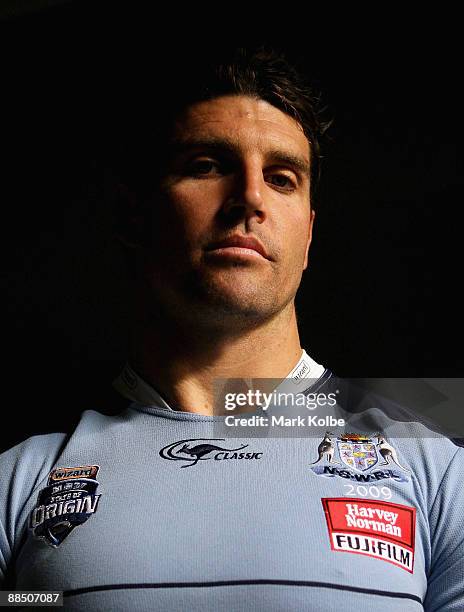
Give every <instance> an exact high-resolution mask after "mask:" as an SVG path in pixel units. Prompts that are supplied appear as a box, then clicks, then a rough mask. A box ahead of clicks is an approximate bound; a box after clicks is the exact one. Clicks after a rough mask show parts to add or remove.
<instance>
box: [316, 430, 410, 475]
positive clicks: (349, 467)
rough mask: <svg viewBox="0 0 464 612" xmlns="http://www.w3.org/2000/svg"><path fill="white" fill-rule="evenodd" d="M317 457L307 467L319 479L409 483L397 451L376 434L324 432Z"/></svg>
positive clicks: (380, 435)
mask: <svg viewBox="0 0 464 612" xmlns="http://www.w3.org/2000/svg"><path fill="white" fill-rule="evenodd" d="M317 454H318V457H317V459H316V460H315V461H313V462H312V463H310V466H311V470H312V472H313V473H314V474H317V475H318V476H326V477H327V478H333V477H340V478H347V479H350V480H356V481H358V482H376V481H378V480H383V479H389V478H391V479H393V480H396V481H397V482H408V481H409V478H408V476H407V473H408V472H409V470H408V469H407V468H405V467H404V465H402V463H401V462H400V460H399V459H398V453H397V451H396V449H395V448H394V447H393V446H392V445H391V444H390V443H389V442H388V441H387V439H386V438H385V435H383V434H382V433H380V432H378V433H375V434H372V435H369V434H367V435H366V434H358V433H345V434H341V435H339V436H336V435H335V434H333V433H331V432H330V431H327V432H326V433H325V436H324V438H323V439H322V440H321V442H320V443H319V445H318V447H317Z"/></svg>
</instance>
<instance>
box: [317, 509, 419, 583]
mask: <svg viewBox="0 0 464 612" xmlns="http://www.w3.org/2000/svg"><path fill="white" fill-rule="evenodd" d="M321 501H322V505H323V507H324V512H325V516H326V521H327V527H328V530H329V537H330V545H331V548H332V550H335V551H339V552H351V553H357V554H361V555H367V556H369V557H375V558H377V559H381V560H383V561H388V562H389V563H393V564H394V565H397V566H398V567H401V568H402V569H405V570H407V571H408V572H410V573H412V572H413V567H414V541H415V525H416V509H415V508H412V507H410V506H403V505H401V504H393V503H390V502H380V501H375V502H374V501H368V500H355V499H350V500H349V501H348V500H347V499H346V497H338V498H337V497H335V498H323V499H322V500H321Z"/></svg>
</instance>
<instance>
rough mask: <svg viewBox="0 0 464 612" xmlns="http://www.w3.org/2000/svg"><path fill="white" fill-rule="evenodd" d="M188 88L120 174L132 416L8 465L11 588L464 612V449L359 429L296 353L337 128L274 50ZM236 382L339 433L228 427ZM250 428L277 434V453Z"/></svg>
mask: <svg viewBox="0 0 464 612" xmlns="http://www.w3.org/2000/svg"><path fill="white" fill-rule="evenodd" d="M176 77H177V75H176ZM180 89H181V90H182V91H183V92H184V95H183V97H180V94H179V88H177V89H176V87H175V85H173V91H172V95H171V96H170V97H169V100H168V101H165V106H166V109H165V112H166V114H162V115H159V114H157V115H156V116H155V117H154V118H152V119H154V120H153V121H152V122H151V123H150V125H149V127H147V126H145V128H144V131H143V133H142V134H141V133H139V132H138V130H137V128H136V127H135V126H134V125H132V126H131V130H132V132H131V133H132V134H134V135H135V142H136V146H138V147H139V148H138V149H135V148H132V146H129V147H128V149H129V154H130V156H132V159H126V160H125V163H124V164H123V168H124V169H125V170H126V171H127V176H126V179H127V180H126V181H125V185H124V186H121V190H120V191H121V194H123V195H122V196H121V199H120V207H119V208H120V210H119V213H120V217H119V223H118V229H119V235H120V239H121V241H122V243H123V244H124V246H125V248H126V250H127V254H128V257H129V260H130V264H131V269H132V270H133V273H134V278H135V289H134V294H135V299H134V318H133V321H134V324H133V335H132V344H131V350H130V358H129V363H128V365H127V366H126V368H125V369H124V371H123V373H122V375H121V377H120V378H119V379H118V380H117V381H116V382H115V386H116V388H117V389H118V390H119V391H120V392H121V394H122V395H124V396H125V397H127V398H128V399H130V400H131V404H130V405H129V407H127V408H126V409H125V410H124V411H122V412H121V413H120V414H118V415H116V416H112V417H110V416H104V415H102V414H100V413H99V412H96V411H93V410H87V411H85V412H84V413H83V415H82V418H81V421H80V423H79V425H78V426H77V428H76V429H75V430H74V431H73V432H72V433H71V434H69V435H66V434H61V433H56V434H48V435H41V436H34V437H33V438H30V439H28V440H26V441H25V442H23V443H22V444H20V445H18V446H16V447H15V448H13V449H11V450H9V451H8V452H6V453H4V454H3V455H2V456H1V457H0V466H1V475H2V476H1V484H0V553H1V554H0V570H1V575H2V576H3V577H4V579H5V585H6V586H5V588H7V587H8V588H14V589H17V590H25V589H28V590H31V589H32V590H49V591H56V590H60V591H61V590H62V591H64V595H65V597H64V602H65V609H66V610H83V609H88V610H112V611H113V610H132V609H138V610H180V609H185V608H187V609H189V610H197V611H200V610H224V611H227V612H230V611H234V610H237V611H238V610H318V611H320V610H339V609H340V608H343V609H348V610H355V609H358V607H360V606H363V605H364V606H367V605H368V604H372V605H373V606H375V609H376V610H381V611H382V612H386V611H391V612H393V611H397V610H402V611H409V610H411V611H413V610H414V611H419V610H424V609H425V610H427V611H429V612H430V611H432V610H447V611H448V610H449V611H451V610H462V609H463V607H464V589H463V582H462V576H463V571H462V570H463V561H462V559H463V552H464V544H463V540H462V533H461V531H462V529H461V521H462V500H463V494H462V492H461V483H462V475H463V460H462V454H463V451H462V449H459V448H458V447H456V446H455V445H454V444H453V443H452V442H451V441H449V440H447V439H445V438H443V437H441V436H436V435H435V436H434V435H433V432H430V431H429V430H427V429H426V428H425V427H424V426H423V425H422V424H420V423H415V422H414V423H413V422H410V420H409V421H408V419H407V416H408V415H406V418H403V419H401V418H399V419H396V420H395V418H393V417H392V415H391V413H389V412H388V411H385V412H384V411H382V410H379V408H378V407H377V406H373V405H372V404H368V406H367V407H365V409H364V410H358V412H357V413H356V414H353V415H352V416H351V417H350V416H349V415H348V405H347V404H346V405H345V404H344V401H341V400H336V401H335V402H331V400H332V399H333V398H334V397H335V394H336V392H337V391H339V389H338V388H336V387H337V386H340V385H338V383H337V385H335V386H334V385H333V383H332V381H333V377H332V375H331V373H330V372H329V371H328V370H326V369H325V368H324V367H322V366H321V365H319V364H318V363H317V362H316V361H314V360H313V359H312V358H311V357H310V356H309V355H308V354H307V353H306V351H304V350H303V349H302V348H301V346H300V341H299V335H298V326H297V319H296V314H295V305H294V298H295V294H296V292H297V289H298V286H299V284H300V281H301V276H302V273H303V271H304V270H305V269H306V268H307V266H308V251H309V247H310V244H311V238H312V231H313V226H314V219H315V212H314V205H313V199H312V193H313V189H314V185H315V181H316V178H317V174H318V161H319V149H318V137H319V136H320V133H321V131H323V130H322V126H321V123H320V121H319V119H318V115H317V109H316V104H315V100H314V98H313V96H312V95H311V92H310V90H309V89H308V88H307V87H306V86H304V84H303V83H302V81H301V79H300V77H299V76H298V75H297V74H296V72H295V70H294V69H293V68H291V67H290V66H289V65H288V64H287V63H286V62H285V61H284V60H283V59H282V58H280V57H279V56H276V55H274V54H272V53H266V52H262V51H260V52H257V53H255V54H251V55H247V54H244V53H242V52H241V53H239V54H238V55H237V56H236V57H235V58H234V59H232V60H231V61H229V62H228V63H225V64H221V65H219V66H216V67H214V69H213V70H211V71H205V74H202V71H201V70H197V71H196V72H195V75H194V79H193V80H192V82H191V83H188V84H186V83H185V81H184V80H182V83H181V88H180ZM149 115H150V109H149V108H148V109H146V110H145V112H141V118H140V125H141V126H144V125H145V124H144V122H145V121H146V120H147V117H149ZM136 119H138V118H137V117H135V120H136ZM155 133H156V139H155V138H154V134H155ZM144 138H147V139H148V140H150V139H152V145H153V146H152V150H153V149H158V150H159V151H160V154H156V151H155V152H154V153H153V155H152V156H150V155H149V152H148V150H147V148H146V147H145V146H142V144H141V143H143V142H144V140H143V139H144ZM145 142H146V141H145ZM125 144H126V146H127V144H128V141H127V140H125ZM132 144H134V143H132ZM126 150H127V149H126ZM152 152H153V151H152ZM141 157H143V159H140V158H141ZM131 164H132V166H131ZM237 379H239V380H242V381H245V382H246V381H248V382H249V384H250V385H251V387H250V388H251V389H254V387H253V384H254V383H253V380H256V379H258V380H260V379H273V381H274V382H273V383H272V384H271V386H270V387H268V389H269V388H270V389H271V391H274V392H276V391H278V390H283V389H285V390H288V389H291V390H292V392H293V393H294V394H295V395H296V394H297V393H299V395H300V396H303V397H304V398H306V399H309V398H311V401H316V404H317V403H318V402H319V400H321V398H322V400H323V401H322V403H321V404H320V405H321V406H322V409H321V410H320V411H319V412H318V414H319V415H322V416H321V419H322V420H323V421H324V425H321V426H320V430H318V431H317V433H313V434H310V436H309V437H308V435H302V434H300V431H298V432H297V428H298V427H299V426H300V421H299V420H298V418H297V417H295V419H293V417H292V418H290V416H289V415H293V414H294V410H293V408H294V407H292V408H289V409H288V411H287V410H286V408H284V410H283V411H280V412H279V410H280V403H279V401H275V402H274V399H275V395H274V396H273V405H271V404H269V405H267V406H266V410H267V409H269V412H265V411H264V410H257V407H258V408H261V407H262V404H259V403H255V404H253V403H252V402H251V401H250V402H249V403H248V404H246V405H245V406H244V409H243V410H240V409H239V410H238V411H237V412H236V413H234V412H233V411H231V412H232V414H228V413H227V410H228V407H226V408H225V411H222V410H221V409H220V406H218V403H217V401H216V400H217V391H218V389H219V395H220V394H221V393H222V392H224V390H230V389H231V388H232V387H233V382H232V383H227V382H226V383H224V382H222V383H220V384H219V386H218V381H224V380H226V381H227V380H229V381H236V380H237ZM250 381H251V382H250ZM228 385H229V386H228ZM230 385H232V386H230ZM240 388H242V387H240ZM224 393H225V392H224ZM269 395H272V394H269ZM227 397H228V398H229V399H233V398H234V399H236V400H237V403H238V406H243V403H242V404H240V403H239V402H238V394H237V393H232V394H230V393H228V394H227ZM254 397H255V399H256V397H257V396H254ZM248 398H249V399H250V398H251V396H248ZM357 405H359V402H357ZM314 407H315V406H314V405H310V404H309V403H307V404H306V406H305V408H304V410H305V412H306V413H307V412H308V410H312V409H313V408H314ZM243 411H244V412H245V413H246V417H247V418H245V421H247V419H248V418H249V417H250V415H252V416H253V417H256V416H257V414H258V413H259V414H260V415H261V416H263V414H266V415H270V416H269V418H268V417H263V418H268V420H267V421H266V422H265V426H263V427H262V430H263V431H264V434H263V435H260V432H259V430H260V427H261V425H260V423H264V421H258V420H254V421H253V426H252V427H249V426H248V424H247V423H245V424H242V423H241V422H240V416H241V415H242V413H243ZM276 411H277V412H278V417H277V418H276V420H275V421H274V420H273V418H272V417H273V416H275V414H276ZM235 414H237V418H238V420H239V422H238V424H234V423H235V421H234V419H233V418H232V419H230V418H229V417H230V416H233V415H235ZM398 414H400V416H403V417H404V414H405V413H404V411H401V410H400V411H399V413H398ZM282 415H283V416H284V418H283V419H282V418H281V417H282ZM286 415H287V416H288V419H287V420H288V421H291V423H287V421H286V420H285V418H286ZM242 416H244V415H242ZM342 417H345V418H346V420H345V419H344V418H342ZM330 419H332V420H330ZM406 421H408V422H407V423H406V424H405V422H406ZM302 422H303V421H302ZM347 422H349V427H350V429H349V430H347V429H346V427H345V425H346V423H347ZM287 425H289V426H290V427H291V428H292V429H291V432H292V433H291V435H290V436H288V434H283V435H281V432H282V431H283V430H285V428H286V427H287ZM304 425H305V426H306V430H307V429H308V428H309V426H311V427H312V421H311V420H308V419H306V421H305V422H304ZM237 427H238V428H239V429H237ZM314 427H317V423H316V424H314ZM234 428H235V429H234ZM405 429H406V432H407V434H406V435H405V433H404V432H405ZM286 431H288V430H286ZM352 432H355V433H352ZM459 504H461V505H459Z"/></svg>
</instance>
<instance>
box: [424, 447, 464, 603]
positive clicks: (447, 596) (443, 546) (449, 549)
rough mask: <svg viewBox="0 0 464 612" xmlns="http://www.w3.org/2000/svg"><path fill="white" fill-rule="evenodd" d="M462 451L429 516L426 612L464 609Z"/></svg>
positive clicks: (463, 456)
mask: <svg viewBox="0 0 464 612" xmlns="http://www.w3.org/2000/svg"><path fill="white" fill-rule="evenodd" d="M463 483H464V449H463V448H458V449H457V451H456V453H455V454H454V456H453V459H452V460H451V462H450V464H449V466H448V468H447V470H446V472H445V474H444V476H443V479H442V481H441V484H440V486H439V488H438V491H437V494H436V497H435V499H434V501H433V504H432V507H431V511H430V514H429V521H430V535H431V547H432V565H431V569H430V575H429V577H428V589H427V595H426V598H425V602H424V610H425V611H426V612H438V611H440V612H445V611H446V612H462V611H463V610H464V487H463Z"/></svg>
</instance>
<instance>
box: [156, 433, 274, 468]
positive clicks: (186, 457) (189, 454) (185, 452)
mask: <svg viewBox="0 0 464 612" xmlns="http://www.w3.org/2000/svg"><path fill="white" fill-rule="evenodd" d="M211 442H225V438H192V439H190V440H179V441H178V442H173V443H172V444H168V446H165V447H164V448H162V449H161V450H160V452H159V454H160V455H161V457H162V458H163V459H169V460H170V461H184V462H187V463H185V465H181V466H180V467H181V468H185V467H191V466H194V465H196V464H197V463H198V462H199V461H207V460H208V459H214V460H215V461H227V460H240V459H261V457H262V455H263V453H256V452H246V453H241V452H238V451H241V450H243V449H244V448H247V446H248V444H243V445H242V446H239V447H238V448H227V447H226V448H224V446H223V445H218V444H211ZM207 455H209V456H207Z"/></svg>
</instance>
